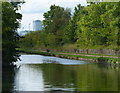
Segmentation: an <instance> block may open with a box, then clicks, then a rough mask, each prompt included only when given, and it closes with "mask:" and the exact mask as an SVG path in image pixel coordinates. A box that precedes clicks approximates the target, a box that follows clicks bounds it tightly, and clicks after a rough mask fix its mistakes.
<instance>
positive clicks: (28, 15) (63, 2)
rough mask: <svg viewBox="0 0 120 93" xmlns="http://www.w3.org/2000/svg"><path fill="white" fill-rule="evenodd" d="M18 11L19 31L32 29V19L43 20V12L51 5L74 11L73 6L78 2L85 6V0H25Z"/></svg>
mask: <svg viewBox="0 0 120 93" xmlns="http://www.w3.org/2000/svg"><path fill="white" fill-rule="evenodd" d="M25 2H26V3H24V4H23V5H21V9H20V10H19V12H20V13H21V14H22V15H23V17H22V21H21V26H20V29H19V31H22V30H29V29H30V30H33V20H41V21H42V20H43V19H44V18H43V14H44V13H45V12H47V11H49V8H50V6H51V5H54V4H55V5H59V6H61V7H64V8H70V9H71V11H72V12H74V7H75V6H76V5H78V4H81V5H82V6H85V5H86V4H87V3H86V0H25Z"/></svg>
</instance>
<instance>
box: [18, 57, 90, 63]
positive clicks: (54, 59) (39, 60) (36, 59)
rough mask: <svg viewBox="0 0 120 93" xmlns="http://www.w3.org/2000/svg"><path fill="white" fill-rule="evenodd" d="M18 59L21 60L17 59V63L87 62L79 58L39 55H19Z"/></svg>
mask: <svg viewBox="0 0 120 93" xmlns="http://www.w3.org/2000/svg"><path fill="white" fill-rule="evenodd" d="M20 59H21V61H19V64H43V63H56V64H63V65H76V64H77V65H78V64H88V62H85V61H80V60H71V59H65V58H58V57H50V56H41V55H21V57H20Z"/></svg>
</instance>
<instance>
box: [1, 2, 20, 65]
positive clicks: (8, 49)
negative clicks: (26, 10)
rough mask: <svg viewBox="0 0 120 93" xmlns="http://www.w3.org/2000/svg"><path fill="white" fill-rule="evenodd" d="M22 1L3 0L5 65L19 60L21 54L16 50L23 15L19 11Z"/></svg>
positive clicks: (3, 54) (3, 56)
mask: <svg viewBox="0 0 120 93" xmlns="http://www.w3.org/2000/svg"><path fill="white" fill-rule="evenodd" d="M20 3H21V2H17V3H13V2H2V61H3V65H9V64H10V63H11V62H13V61H14V62H15V61H17V59H18V58H19V55H18V53H17V51H16V48H17V41H18V38H19V36H18V34H17V32H16V30H17V28H18V27H19V23H20V20H21V18H22V15H21V14H20V13H17V10H18V9H19V7H20V6H19V4H20Z"/></svg>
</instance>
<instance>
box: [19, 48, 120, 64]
mask: <svg viewBox="0 0 120 93" xmlns="http://www.w3.org/2000/svg"><path fill="white" fill-rule="evenodd" d="M18 50H19V51H20V52H24V53H28V54H40V55H46V56H59V57H62V56H63V57H64V58H68V57H71V58H83V59H93V60H97V61H103V62H104V61H108V62H118V61H119V59H118V58H109V57H96V56H85V55H86V54H85V55H73V53H72V52H71V53H70V52H49V53H48V52H41V51H36V50H32V49H26V50H24V49H18ZM61 53H68V54H61ZM74 54H75V53H74ZM77 54H84V53H77ZM87 55H102V54H87ZM102 56H103V55H102ZM104 56H108V55H104ZM109 56H112V55H109ZM115 57H116V56H115Z"/></svg>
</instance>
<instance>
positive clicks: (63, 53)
mask: <svg viewBox="0 0 120 93" xmlns="http://www.w3.org/2000/svg"><path fill="white" fill-rule="evenodd" d="M59 54H69V55H80V56H91V57H108V58H120V57H114V56H99V55H86V54H75V53H73V54H72V53H59Z"/></svg>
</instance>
